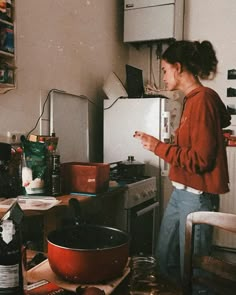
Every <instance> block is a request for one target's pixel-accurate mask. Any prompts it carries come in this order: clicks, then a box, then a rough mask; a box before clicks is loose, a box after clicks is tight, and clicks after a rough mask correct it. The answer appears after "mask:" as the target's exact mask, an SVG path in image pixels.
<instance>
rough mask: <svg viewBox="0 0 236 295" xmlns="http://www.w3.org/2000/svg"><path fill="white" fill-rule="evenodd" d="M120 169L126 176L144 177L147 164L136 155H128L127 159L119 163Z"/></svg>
mask: <svg viewBox="0 0 236 295" xmlns="http://www.w3.org/2000/svg"><path fill="white" fill-rule="evenodd" d="M118 169H119V172H120V174H121V175H122V176H124V177H142V176H144V170H145V164H143V163H141V162H139V161H136V160H135V159H134V156H128V159H127V160H126V161H122V162H119V163H118Z"/></svg>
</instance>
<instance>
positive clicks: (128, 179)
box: [110, 170, 150, 185]
mask: <svg viewBox="0 0 236 295" xmlns="http://www.w3.org/2000/svg"><path fill="white" fill-rule="evenodd" d="M148 178H150V176H126V175H123V174H121V173H119V172H118V171H116V170H113V171H111V172H110V180H113V181H116V182H118V183H119V184H120V185H126V184H131V183H135V182H138V181H141V180H144V179H148Z"/></svg>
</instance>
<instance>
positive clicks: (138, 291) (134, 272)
mask: <svg viewBox="0 0 236 295" xmlns="http://www.w3.org/2000/svg"><path fill="white" fill-rule="evenodd" d="M130 294H131V295H157V294H159V293H158V282H157V261H156V258H155V257H153V256H133V257H132V259H131V279H130Z"/></svg>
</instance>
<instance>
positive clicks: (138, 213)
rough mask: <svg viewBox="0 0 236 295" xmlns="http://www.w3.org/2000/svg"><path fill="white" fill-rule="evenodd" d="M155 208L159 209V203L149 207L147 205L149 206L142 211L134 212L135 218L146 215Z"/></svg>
mask: <svg viewBox="0 0 236 295" xmlns="http://www.w3.org/2000/svg"><path fill="white" fill-rule="evenodd" d="M156 207H159V202H155V203H153V204H151V205H149V206H147V207H145V208H143V209H141V210H139V211H137V212H136V215H137V216H141V215H144V214H146V213H147V212H149V211H151V210H153V209H154V208H156Z"/></svg>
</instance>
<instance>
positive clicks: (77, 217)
mask: <svg viewBox="0 0 236 295" xmlns="http://www.w3.org/2000/svg"><path fill="white" fill-rule="evenodd" d="M69 207H70V209H71V210H72V212H73V215H74V221H75V225H79V224H81V223H82V220H81V207H80V203H79V201H78V200H77V199H76V198H71V199H70V200H69Z"/></svg>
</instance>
